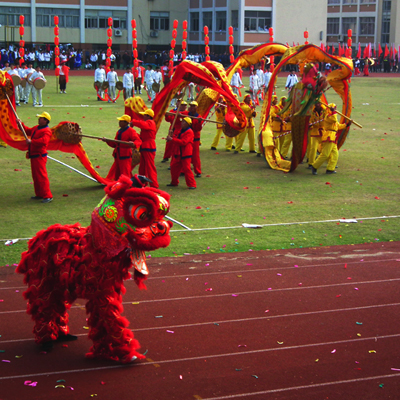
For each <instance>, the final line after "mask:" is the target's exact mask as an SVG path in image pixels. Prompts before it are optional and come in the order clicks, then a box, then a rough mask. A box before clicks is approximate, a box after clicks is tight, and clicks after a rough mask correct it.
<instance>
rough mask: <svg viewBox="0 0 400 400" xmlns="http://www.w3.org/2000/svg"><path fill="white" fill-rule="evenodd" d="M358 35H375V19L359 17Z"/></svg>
mask: <svg viewBox="0 0 400 400" xmlns="http://www.w3.org/2000/svg"><path fill="white" fill-rule="evenodd" d="M360 35H361V36H374V35H375V17H360Z"/></svg>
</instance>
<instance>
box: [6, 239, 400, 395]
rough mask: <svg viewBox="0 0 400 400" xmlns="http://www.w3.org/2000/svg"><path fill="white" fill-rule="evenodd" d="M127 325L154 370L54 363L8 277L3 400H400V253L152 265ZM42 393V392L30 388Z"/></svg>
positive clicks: (75, 358) (258, 256) (259, 256)
mask: <svg viewBox="0 0 400 400" xmlns="http://www.w3.org/2000/svg"><path fill="white" fill-rule="evenodd" d="M148 264H149V268H150V272H151V277H150V279H149V280H148V284H147V286H148V290H147V291H139V290H138V289H137V287H136V285H135V284H134V282H133V281H127V282H126V288H127V293H126V295H125V296H124V308H125V309H124V315H125V316H127V318H128V319H129V320H130V321H131V327H132V329H133V330H134V332H135V336H136V338H137V339H138V340H139V341H140V343H141V345H142V349H141V351H142V352H143V353H145V354H146V357H147V358H146V360H144V361H140V362H137V363H136V364H133V365H129V366H121V365H118V364H113V363H109V362H105V361H96V360H87V359H85V358H84V354H85V352H86V351H87V350H88V349H89V347H90V342H89V341H88V340H87V339H86V335H87V330H85V324H86V321H85V318H86V314H85V310H84V307H83V305H84V303H83V301H82V300H80V301H79V300H78V303H75V305H74V307H73V308H72V309H71V312H70V326H71V333H73V334H77V335H79V340H77V341H75V342H69V343H67V344H64V345H63V344H61V343H58V344H56V345H55V348H54V349H53V351H52V352H51V353H47V354H42V353H40V351H39V349H38V348H37V347H36V345H35V344H34V341H33V336H32V333H31V331H32V327H33V324H32V321H31V320H30V317H29V316H28V315H27V314H26V313H25V301H24V300H23V298H22V291H23V290H24V286H23V284H22V276H20V275H17V274H15V273H14V272H13V269H14V268H12V267H7V268H6V267H2V268H1V269H0V300H1V302H0V318H1V319H0V321H1V325H0V335H1V338H0V350H1V351H2V352H1V353H0V361H1V362H0V400H15V399H18V400H24V399H31V400H36V399H46V400H48V399H56V400H61V399H91V398H97V399H107V400H109V399H135V400H144V399H146V400H147V399H150V400H164V399H168V400H171V399H179V400H181V399H203V400H217V399H255V400H261V399H276V400H282V399H299V400H303V399H304V400H314V399H315V400H317V399H318V400H320V399H339V400H347V399H349V400H350V399H357V400H359V399H362V400H368V399H371V400H379V399H399V398H400V352H399V350H398V349H399V348H400V346H399V341H400V320H399V317H398V316H399V312H400V299H399V292H400V291H399V288H400V243H399V242H389V243H374V244H366V245H354V246H338V247H322V248H310V249H291V250H282V251H260V252H248V253H222V254H212V255H210V254H206V255H200V256H185V257H181V258H165V259H160V258H158V259H155V258H153V259H151V260H149V263H148ZM26 381H31V382H37V384H36V386H27V385H25V382H26Z"/></svg>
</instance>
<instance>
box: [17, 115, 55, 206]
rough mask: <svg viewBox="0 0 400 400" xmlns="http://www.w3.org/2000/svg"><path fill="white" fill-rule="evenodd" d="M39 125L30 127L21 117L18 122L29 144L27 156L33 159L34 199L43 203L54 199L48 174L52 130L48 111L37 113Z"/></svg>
mask: <svg viewBox="0 0 400 400" xmlns="http://www.w3.org/2000/svg"><path fill="white" fill-rule="evenodd" d="M36 116H37V117H38V118H39V119H38V125H36V126H34V127H33V128H28V127H27V126H26V125H25V124H24V123H23V122H22V121H21V120H20V119H18V118H17V122H18V124H19V125H20V128H21V130H22V132H23V133H24V136H25V137H26V143H27V145H28V153H27V158H29V159H30V160H31V170H32V178H33V185H34V189H35V196H33V197H31V199H32V200H42V203H50V202H51V201H53V195H52V193H51V191H50V182H49V177H48V175H47V169H46V163H47V145H48V143H49V141H50V138H51V135H52V132H51V129H50V128H49V122H50V121H51V116H50V114H49V113H47V112H42V113H41V114H37V115H36Z"/></svg>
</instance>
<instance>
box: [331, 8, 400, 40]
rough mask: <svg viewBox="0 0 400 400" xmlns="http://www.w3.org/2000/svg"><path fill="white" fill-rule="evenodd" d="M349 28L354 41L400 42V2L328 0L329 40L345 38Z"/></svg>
mask: <svg viewBox="0 0 400 400" xmlns="http://www.w3.org/2000/svg"><path fill="white" fill-rule="evenodd" d="M348 29H351V30H352V33H353V45H355V44H357V43H361V45H362V46H363V45H366V44H368V43H382V44H390V45H391V44H396V45H399V44H400V6H399V4H398V1H397V0H328V17H327V42H328V44H333V43H337V42H345V41H346V38H347V31H348Z"/></svg>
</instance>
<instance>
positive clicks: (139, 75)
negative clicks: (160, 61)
mask: <svg viewBox="0 0 400 400" xmlns="http://www.w3.org/2000/svg"><path fill="white" fill-rule="evenodd" d="M145 72H146V70H145V68H144V67H142V66H139V67H137V68H135V67H133V68H132V74H133V77H134V83H135V94H141V93H142V85H143V82H144V74H145Z"/></svg>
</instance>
